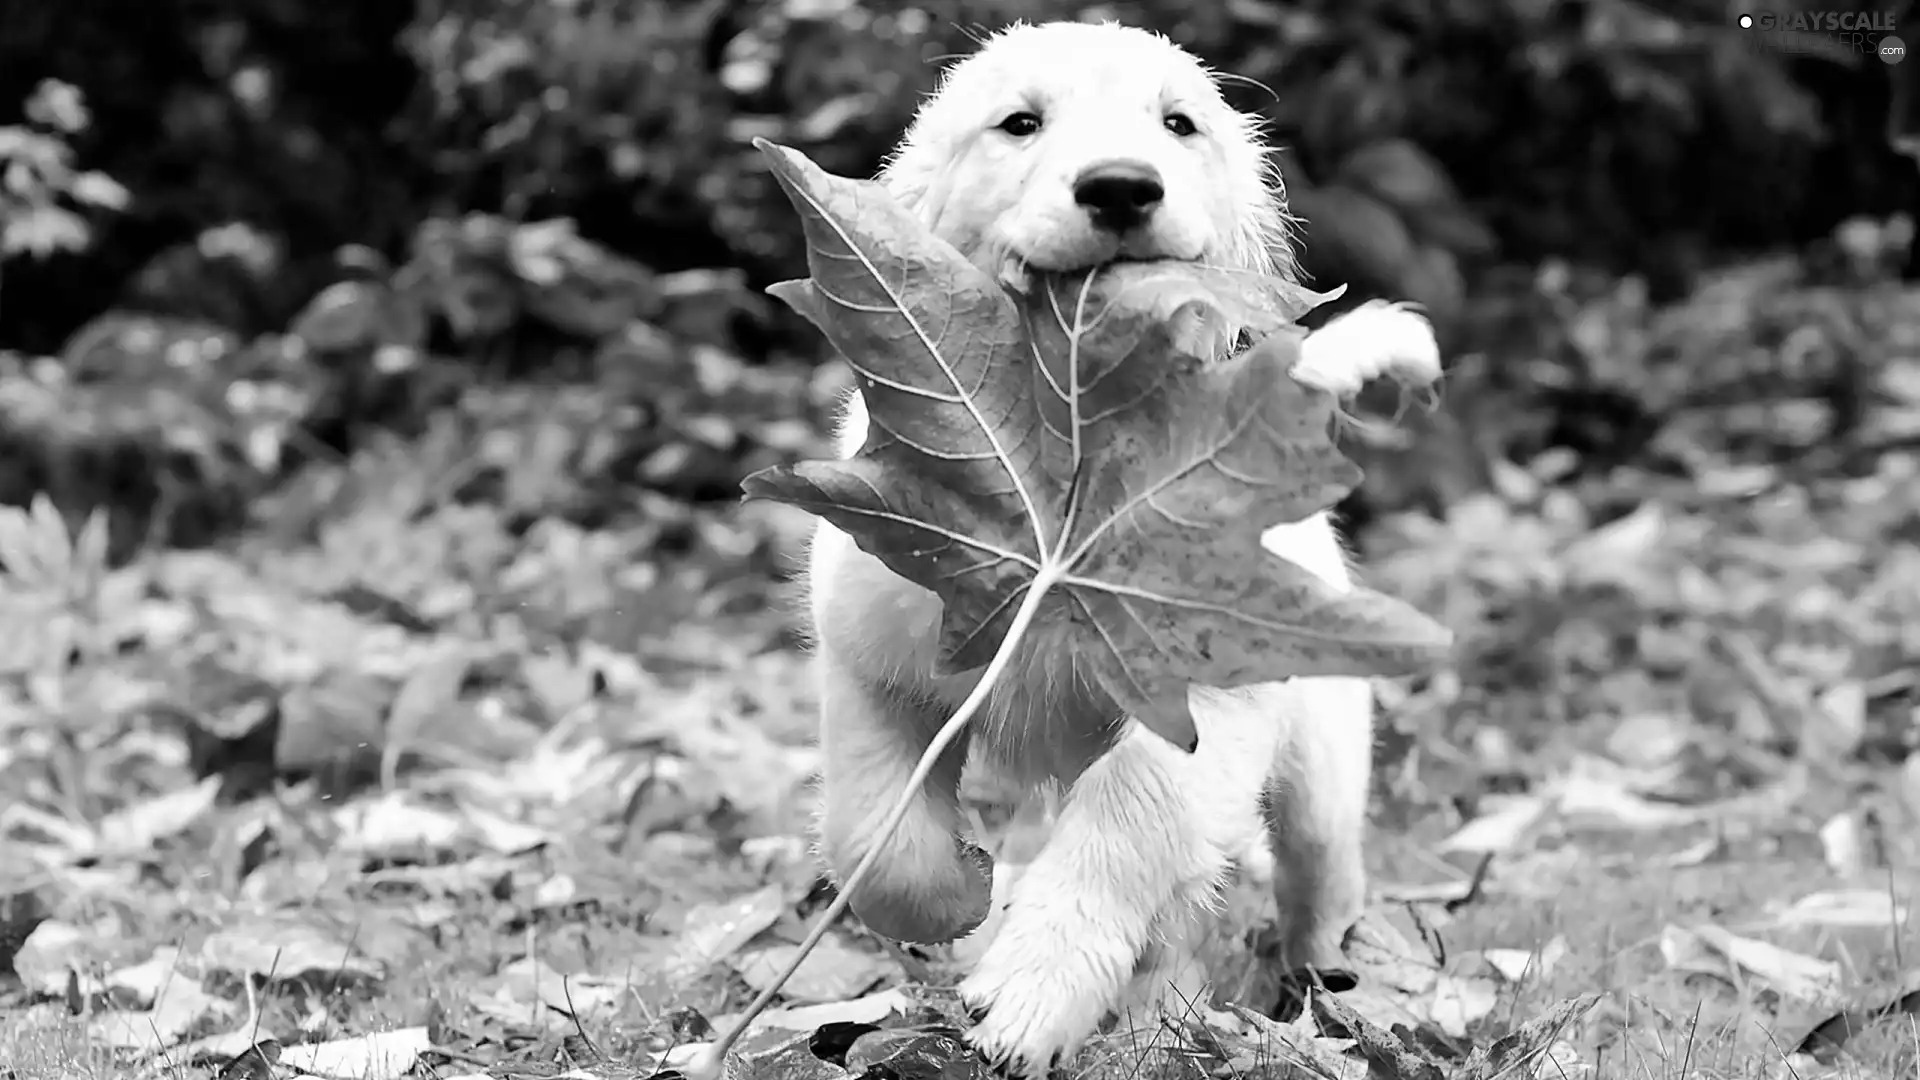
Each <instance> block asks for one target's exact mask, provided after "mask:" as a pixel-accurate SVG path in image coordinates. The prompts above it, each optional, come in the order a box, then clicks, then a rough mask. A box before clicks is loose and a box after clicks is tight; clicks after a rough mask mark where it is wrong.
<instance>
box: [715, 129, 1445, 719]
mask: <svg viewBox="0 0 1920 1080" xmlns="http://www.w3.org/2000/svg"><path fill="white" fill-rule="evenodd" d="M758 145H759V146H760V149H761V150H762V152H763V153H764V154H765V155H766V157H767V159H768V161H769V162H770V163H771V164H772V167H773V172H774V175H775V177H776V178H777V179H778V180H779V182H780V184H781V186H782V188H783V189H784V190H785V191H786V193H787V195H788V197H789V199H791V200H792V202H793V204H794V206H795V207H796V209H798V210H799V212H800V215H801V218H802V222H803V226H804V229H805V233H806V239H807V248H808V265H809V269H810V270H811V272H812V276H811V277H810V278H807V279H805V280H801V281H790V282H783V283H781V284H779V285H776V286H774V287H773V288H772V289H771V290H769V291H770V292H772V293H773V295H775V296H777V297H779V298H780V299H781V300H783V301H785V302H786V303H787V304H789V305H790V306H792V307H793V308H794V309H795V310H796V311H798V312H799V313H800V314H801V315H803V316H805V317H806V318H807V319H808V320H809V321H811V322H812V323H813V324H814V325H815V326H816V327H818V328H819V329H820V330H821V332H822V333H824V334H825V335H826V337H827V339H828V340H829V341H830V342H831V343H832V344H833V346H834V347H835V349H837V350H838V351H839V352H840V354H841V355H842V356H843V357H845V358H846V359H847V361H848V362H849V363H850V364H851V365H852V367H853V368H854V371H855V373H856V377H857V384H858V386H859V389H860V392H861V394H862V395H863V397H864V398H865V402H866V407H867V413H868V417H869V427H868V432H867V440H866V444H865V445H864V446H863V447H862V448H861V450H860V452H859V453H858V454H857V455H855V456H854V457H853V458H852V459H850V460H845V461H803V462H799V463H797V464H794V465H788V466H779V467H775V468H771V469H765V470H762V471H760V472H758V473H755V474H753V475H752V476H749V477H748V478H747V479H746V481H745V482H744V485H743V486H744V489H745V492H746V495H747V497H748V498H767V499H774V500H778V501H781V502H786V503H790V504H792V505H795V506H798V507H801V508H802V509H805V510H808V511H810V512H812V513H814V514H816V515H818V516H820V517H822V518H825V519H826V520H827V521H829V522H830V523H832V524H833V525H834V526H836V527H837V528H839V529H841V530H842V531H844V532H846V533H848V534H849V535H850V536H851V537H852V538H853V539H854V541H855V543H857V544H858V545H859V546H860V548H861V549H862V550H864V551H867V552H869V553H870V554H872V555H874V556H875V557H877V558H879V559H880V560H881V561H882V562H883V563H885V564H886V566H887V567H888V568H889V569H890V570H892V571H893V572H894V573H896V574H899V575H900V576H902V577H904V578H906V579H907V580H909V581H912V582H915V583H916V584H919V585H921V586H923V587H925V588H927V589H930V590H932V591H933V592H934V593H935V594H936V595H938V596H939V598H940V600H941V602H942V615H941V628H940V635H941V642H940V644H941V649H940V664H941V669H942V671H943V672H956V671H971V670H974V669H976V668H980V667H983V666H985V665H986V664H987V663H988V662H989V661H990V660H991V659H992V658H993V657H994V655H995V653H996V652H997V651H998V650H999V649H1000V647H1001V646H1002V644H1003V642H1004V641H1005V640H1006V638H1007V637H1008V635H1009V634H1012V633H1021V632H1024V631H1026V630H1027V629H1029V628H1032V627H1038V628H1044V630H1045V631H1046V632H1045V633H1044V634H1038V635H1035V640H1032V641H1027V642H1026V643H1025V644H1024V647H1026V648H1034V649H1040V648H1055V649H1060V650H1063V651H1064V652H1065V653H1067V654H1068V655H1067V656H1066V657H1064V658H1063V659H1067V660H1070V661H1071V662H1072V664H1073V665H1074V667H1075V669H1076V670H1078V671H1079V672H1080V673H1081V674H1083V675H1084V676H1086V677H1087V679H1088V680H1090V681H1091V682H1092V683H1093V685H1095V686H1097V687H1099V688H1100V690H1102V691H1103V692H1104V693H1106V694H1107V695H1108V696H1109V697H1110V698H1111V699H1112V701H1113V703H1114V704H1115V706H1116V707H1117V708H1116V712H1125V713H1126V714H1128V715H1131V716H1134V717H1136V718H1138V719H1139V720H1140V721H1141V722H1142V723H1144V724H1146V725H1147V726H1148V727H1149V728H1151V729H1152V730H1154V731H1155V732H1157V733H1159V734H1160V735H1161V736H1162V737H1164V738H1166V739H1168V740H1169V741H1171V742H1173V743H1175V744H1176V745H1180V746H1185V747H1189V748H1191V747H1192V746H1193V745H1194V744H1195V736H1194V728H1193V719H1192V716H1191V714H1190V712H1189V708H1188V701H1187V692H1188V688H1189V686H1191V685H1192V684H1195V683H1199V684H1202V685H1206V686H1214V687H1221V688H1230V687H1238V686H1245V685H1249V684H1253V683H1261V682H1272V681H1277V680H1281V679H1286V678H1290V677H1293V676H1300V675H1399V674H1408V673H1412V672H1414V671H1416V670H1420V669H1424V668H1426V667H1428V666H1429V665H1431V664H1433V663H1434V662H1435V661H1437V660H1439V659H1440V658H1441V657H1442V656H1443V655H1444V653H1445V650H1446V649H1447V648H1448V647H1449V645H1450V644H1451V635H1450V634H1449V633H1448V632H1447V631H1446V630H1445V629H1444V628H1442V627H1440V626H1439V625H1437V624H1435V623H1434V622H1432V621H1431V620H1430V619H1428V618H1426V617H1425V616H1424V615H1421V614H1420V613H1419V612H1418V611H1416V610H1415V609H1413V608H1412V607H1410V606H1408V605H1406V604H1404V603H1402V602H1400V601H1397V600H1394V599H1392V598H1389V597H1387V596H1384V595H1382V594H1380V593H1378V592H1374V591H1372V590H1369V589H1366V588H1363V587H1358V586H1356V587H1354V588H1352V589H1350V590H1347V591H1342V590H1339V589H1336V588H1335V587H1333V586H1331V585H1329V584H1327V583H1326V582H1325V581H1324V580H1322V579H1321V578H1320V577H1318V576H1317V575H1315V574H1313V573H1312V572H1310V571H1308V570H1307V569H1305V568H1303V567H1301V566H1299V565H1297V564H1295V563H1293V562H1290V561H1288V560H1286V559H1284V558H1280V557H1278V556H1276V555H1274V554H1272V553H1270V552H1268V551H1267V550H1265V549H1264V548H1263V547H1262V546H1261V542H1260V541H1261V536H1262V534H1263V533H1264V532H1265V531H1266V530H1267V529H1268V528H1270V527H1271V526H1274V525H1278V524H1282V523H1286V522H1295V521H1299V520H1301V519H1303V518H1305V517H1308V516H1309V515H1311V514H1314V513H1316V512H1318V511H1321V510H1324V509H1326V508H1327V507H1329V506H1331V505H1333V504H1334V503H1335V502H1337V501H1338V500H1339V499H1340V498H1341V497H1342V496H1344V495H1345V494H1346V493H1347V492H1348V491H1350V490H1352V488H1353V487H1354V486H1355V485H1356V484H1357V483H1358V482H1359V480H1360V476H1361V474H1360V470H1359V468H1358V467H1357V466H1355V465H1354V464H1353V463H1352V462H1351V461H1348V460H1347V459H1346V458H1345V457H1344V456H1342V455H1341V454H1340V452H1339V450H1338V449H1337V448H1336V446H1335V445H1334V443H1333V440H1332V438H1331V435H1330V431H1329V428H1330V421H1331V418H1332V410H1333V406H1334V400H1333V398H1332V396H1331V395H1329V394H1326V393H1324V392H1322V391H1319V390H1315V389H1313V388H1310V387H1307V386H1305V385H1302V384H1301V383H1298V382H1296V381H1295V380H1294V379H1293V378H1291V376H1290V375H1289V374H1288V372H1289V369H1290V368H1291V367H1292V365H1293V363H1294V362H1295V360H1297V358H1298V354H1299V345H1300V342H1301V341H1302V340H1303V339H1304V337H1305V331H1304V330H1302V329H1300V328H1299V327H1297V326H1295V325H1294V324H1293V320H1294V319H1297V318H1298V317H1299V316H1300V315H1302V314H1304V313H1305V312H1306V311H1308V310H1310V309H1311V308H1313V307H1314V306H1316V305H1317V304H1319V303H1322V302H1324V301H1326V300H1328V299H1331V298H1332V297H1333V296H1335V295H1337V293H1328V294H1320V293H1314V292H1311V291H1308V290H1306V289H1303V288H1300V287H1299V286H1296V285H1293V284H1291V283H1289V282H1286V281H1284V280H1281V279H1278V278H1272V277H1266V276H1262V275H1253V274H1247V273H1244V272H1238V271H1229V270H1222V269H1209V268H1205V267H1200V266H1197V265H1193V264H1189V263H1179V262H1171V261H1168V262H1150V263H1121V264H1115V265H1113V266H1109V267H1105V268H1101V269H1097V270H1095V271H1091V272H1087V273H1082V274H1073V275H1048V276H1041V277H1038V278H1036V280H1035V281H1034V283H1033V286H1032V287H1031V288H1030V289H1027V290H1024V291H1022V292H1020V293H1014V292H1011V291H1009V290H1006V289H1003V288H1001V287H1000V286H999V285H998V284H997V283H996V282H994V281H993V280H992V279H991V278H990V277H988V276H987V274H986V273H985V272H984V271H982V270H980V269H979V268H978V267H976V266H974V265H973V264H972V263H971V262H970V261H969V260H968V259H967V258H966V257H965V256H963V255H962V254H961V253H960V252H959V251H958V250H956V249H955V248H954V247H953V246H951V245H950V244H947V243H945V242H944V241H942V240H940V239H939V238H937V237H935V236H933V235H932V234H931V233H930V232H929V231H928V230H926V229H925V228H924V227H923V226H922V225H921V224H920V223H919V222H918V220H917V219H915V217H914V216H913V215H912V214H911V213H910V212H909V211H908V210H907V209H906V208H904V207H902V206H901V205H899V204H898V203H897V202H895V201H894V200H893V199H892V198H891V197H890V196H889V195H888V194H887V193H886V192H885V190H884V189H882V188H881V187H880V186H879V185H878V184H876V183H873V182H871V181H863V180H852V179H847V178H844V177H838V176H833V175H830V174H828V173H826V172H824V171H823V170H821V169H820V168H819V167H818V166H816V165H814V164H813V163H812V162H811V161H809V160H807V159H806V158H805V157H804V156H803V155H801V154H800V153H798V152H797V151H794V150H790V149H787V148H784V147H777V146H774V145H773V144H771V143H766V142H764V141H762V142H760V143H759V144H758ZM1236 329H1244V330H1245V331H1247V332H1248V333H1249V334H1250V335H1251V336H1253V337H1255V338H1257V341H1256V343H1255V344H1254V345H1253V346H1252V347H1251V348H1248V349H1244V350H1242V351H1240V352H1238V353H1237V354H1234V355H1231V356H1228V357H1227V358H1226V359H1224V360H1221V359H1217V358H1218V357H1221V356H1223V355H1225V354H1226V353H1228V352H1229V351H1230V350H1229V349H1228V348H1227V346H1229V345H1230V344H1232V342H1230V341H1229V340H1228V339H1227V335H1228V334H1229V333H1232V332H1234V331H1235V330H1236Z"/></svg>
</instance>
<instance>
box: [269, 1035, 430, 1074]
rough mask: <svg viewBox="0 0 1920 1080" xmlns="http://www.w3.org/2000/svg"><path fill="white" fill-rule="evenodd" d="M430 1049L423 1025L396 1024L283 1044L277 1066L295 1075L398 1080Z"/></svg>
mask: <svg viewBox="0 0 1920 1080" xmlns="http://www.w3.org/2000/svg"><path fill="white" fill-rule="evenodd" d="M431 1049H433V1043H432V1041H431V1040H430V1039H428V1037H427V1029H426V1028H424V1027H411V1028H397V1029H395V1030H393V1031H382V1032H379V1033H376V1034H372V1035H354V1036H349V1037H347V1038H342V1039H333V1040H331V1041H329V1042H321V1043H307V1044H304V1045H301V1046H283V1047H281V1049H280V1066H281V1067H282V1068H284V1069H292V1070H294V1071H295V1073H296V1075H300V1074H305V1075H319V1076H323V1077H337V1076H351V1077H354V1078H355V1080H397V1078H398V1077H400V1076H403V1075H405V1074H406V1073H407V1072H409V1071H411V1070H412V1068H413V1066H414V1063H415V1062H417V1061H419V1059H420V1055H421V1054H424V1053H426V1052H427V1051H428V1050H431Z"/></svg>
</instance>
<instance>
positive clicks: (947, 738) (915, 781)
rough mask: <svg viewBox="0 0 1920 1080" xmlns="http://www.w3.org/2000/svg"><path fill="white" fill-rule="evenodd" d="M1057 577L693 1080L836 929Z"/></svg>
mask: <svg viewBox="0 0 1920 1080" xmlns="http://www.w3.org/2000/svg"><path fill="white" fill-rule="evenodd" d="M1057 580H1058V575H1057V573H1055V572H1054V571H1053V570H1052V568H1043V569H1042V570H1041V572H1040V573H1039V574H1037V575H1035V577H1034V579H1033V584H1032V585H1030V586H1029V587H1028V589H1027V595H1026V597H1025V598H1024V599H1023V600H1021V601H1020V607H1019V608H1017V609H1016V610H1015V611H1014V613H1013V621H1012V622H1011V623H1009V624H1008V625H1007V636H1006V637H1005V638H1004V639H1002V640H1001V642H1000V648H999V650H998V651H996V652H995V653H994V654H993V659H992V660H989V661H988V662H987V666H986V667H985V668H984V669H983V670H982V671H981V672H980V681H979V682H978V683H976V684H974V687H973V691H972V692H971V693H969V694H968V695H967V697H966V700H964V701H962V702H961V703H960V707H959V708H958V709H956V710H954V713H953V716H952V717H951V718H950V719H948V721H947V722H946V723H945V724H943V725H941V728H940V730H939V731H938V732H937V733H935V734H934V736H933V741H932V742H930V743H928V744H927V748H926V750H924V751H923V752H922V753H921V754H920V760H919V762H918V763H916V764H915V765H914V767H913V773H912V775H910V776H908V777H907V782H906V783H905V784H903V785H902V786H901V789H900V795H899V797H898V798H897V799H895V800H894V803H893V810H892V811H891V812H890V813H888V814H887V819H886V821H885V822H883V823H882V824H881V826H880V835H878V836H876V837H874V839H873V842H872V845H871V846H870V847H868V848H867V853H866V854H865V855H862V856H861V857H860V861H859V862H858V863H855V864H854V867H853V873H851V874H848V875H847V880H846V881H844V882H842V883H841V885H840V890H839V894H838V895H836V896H835V897H834V898H833V903H831V904H829V905H827V910H826V911H824V912H822V913H821V915H820V918H819V920H818V921H816V922H815V923H814V924H813V929H812V930H810V931H808V933H807V936H806V938H805V939H804V940H803V941H801V942H800V948H799V950H798V951H796V952H795V953H794V955H793V959H792V960H789V961H788V962H787V966H786V968H785V969H784V970H782V971H781V972H780V975H779V977H778V978H776V979H774V980H773V982H772V983H771V984H770V985H768V986H767V987H766V988H765V989H763V990H761V991H760V993H759V996H757V997H755V998H754V999H753V1003H752V1004H751V1005H748V1006H747V1011H746V1012H744V1013H741V1014H740V1018H739V1019H738V1020H735V1021H734V1022H733V1024H732V1025H731V1026H730V1027H729V1028H728V1029H727V1033H726V1034H725V1035H722V1036H721V1037H720V1038H719V1039H717V1040H715V1041H714V1043H713V1044H712V1045H711V1046H709V1047H707V1049H705V1050H703V1051H701V1053H700V1054H699V1055H698V1056H696V1057H695V1058H694V1059H693V1060H692V1061H690V1062H688V1063H687V1066H686V1068H685V1069H684V1070H682V1071H683V1073H684V1075H686V1076H687V1077H688V1078H689V1080H719V1078H720V1077H721V1076H722V1075H723V1073H724V1071H725V1064H726V1059H727V1052H728V1051H730V1050H732V1049H733V1047H734V1044H735V1043H738V1042H739V1041H740V1038H741V1036H743V1035H745V1034H746V1032H747V1028H748V1026H749V1025H751V1024H752V1023H753V1021H754V1018H755V1017H757V1016H759V1015H760V1014H761V1013H763V1012H765V1011H766V1009H767V1006H768V1005H769V1004H771V1003H772V1001H773V998H774V995H776V994H778V993H779V992H780V988H781V987H783V986H785V985H786V983H787V980H788V979H791V978H793V973H794V972H796V971H798V970H800V965H801V964H802V963H803V962H805V960H806V958H807V954H809V953H811V952H813V949H814V946H816V945H818V944H820V939H821V938H824V937H826V936H827V931H828V930H830V929H832V927H833V924H834V923H835V922H838V921H839V919H840V916H842V915H844V914H846V911H847V906H848V905H849V904H850V903H852V900H853V893H854V890H855V889H857V888H859V886H860V883H861V882H862V881H864V880H866V877H867V874H868V873H870V872H871V871H872V869H873V864H874V863H875V862H876V861H878V859H879V856H880V852H881V850H882V849H884V848H885V847H886V844H887V841H889V840H891V839H893V834H894V833H895V832H897V831H899V829H900V823H901V822H902V821H905V820H906V817H907V813H908V811H910V810H911V809H913V801H914V796H915V795H916V794H917V793H918V792H919V790H920V788H921V787H922V786H924V785H925V784H926V782H927V777H928V776H930V775H932V773H933V768H934V765H935V764H936V763H937V762H938V761H939V760H940V755H941V754H944V753H946V750H947V747H949V746H951V745H953V741H954V740H955V739H958V738H959V737H960V732H962V731H964V730H965V729H966V726H967V722H968V721H970V720H972V719H973V715H974V714H975V713H977V712H979V711H980V706H982V705H984V704H986V701H987V696H988V695H989V694H991V693H992V692H993V684H994V683H995V682H997V681H998V680H999V678H1000V675H1001V673H1002V672H1004V671H1006V669H1007V665H1008V664H1009V663H1011V662H1012V661H1013V656H1014V652H1015V650H1016V649H1018V647H1019V645H1020V639H1022V638H1024V637H1026V636H1027V629H1028V627H1030V626H1032V625H1033V619H1034V616H1035V615H1037V614H1039V612H1040V601H1041V600H1043V599H1045V598H1046V595H1047V591H1048V590H1049V589H1051V588H1052V587H1053V585H1054V583H1055V582H1056V581H1057Z"/></svg>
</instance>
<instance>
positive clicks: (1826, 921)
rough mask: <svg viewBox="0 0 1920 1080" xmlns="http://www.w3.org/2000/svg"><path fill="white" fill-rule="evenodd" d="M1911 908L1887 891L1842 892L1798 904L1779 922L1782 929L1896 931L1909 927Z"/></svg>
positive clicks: (1822, 894)
mask: <svg viewBox="0 0 1920 1080" xmlns="http://www.w3.org/2000/svg"><path fill="white" fill-rule="evenodd" d="M1906 921H1907V907H1906V905H1904V904H1897V903H1895V902H1894V898H1893V895H1892V894H1891V893H1889V892H1888V891H1887V890H1886V889H1839V890H1835V891H1832V892H1817V893H1811V894H1809V895H1807V896H1803V897H1801V898H1800V899H1799V900H1796V901H1794V903H1793V906H1791V907H1789V908H1787V909H1786V910H1785V911H1782V912H1781V913H1780V914H1779V916H1778V917H1777V919H1776V924H1777V925H1780V926H1835V927H1840V926H1852V927H1863V928H1872V927H1896V926H1902V925H1905V923H1906Z"/></svg>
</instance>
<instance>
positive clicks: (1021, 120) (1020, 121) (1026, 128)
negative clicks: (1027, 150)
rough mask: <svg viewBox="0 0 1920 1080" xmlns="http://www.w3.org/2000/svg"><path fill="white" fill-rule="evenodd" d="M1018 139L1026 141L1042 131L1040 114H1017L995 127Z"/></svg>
mask: <svg viewBox="0 0 1920 1080" xmlns="http://www.w3.org/2000/svg"><path fill="white" fill-rule="evenodd" d="M994 126H995V127H998V128H999V129H1000V130H1001V131H1004V132H1006V133H1007V134H1009V135H1011V136H1013V137H1014V138H1016V139H1024V138H1026V137H1027V136H1028V135H1032V134H1034V133H1036V132H1038V131H1039V130H1040V115H1039V114H1038V113H1030V112H1017V113H1014V114H1013V115H1012V116H1009V117H1007V118H1006V119H1005V120H1002V121H1000V122H999V123H998V124H996V125H994Z"/></svg>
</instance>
